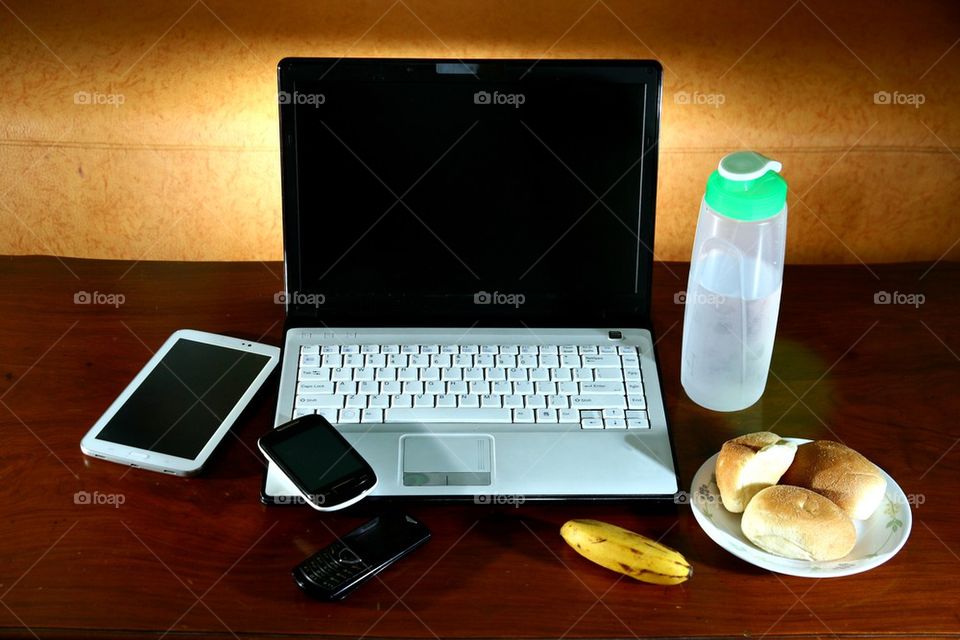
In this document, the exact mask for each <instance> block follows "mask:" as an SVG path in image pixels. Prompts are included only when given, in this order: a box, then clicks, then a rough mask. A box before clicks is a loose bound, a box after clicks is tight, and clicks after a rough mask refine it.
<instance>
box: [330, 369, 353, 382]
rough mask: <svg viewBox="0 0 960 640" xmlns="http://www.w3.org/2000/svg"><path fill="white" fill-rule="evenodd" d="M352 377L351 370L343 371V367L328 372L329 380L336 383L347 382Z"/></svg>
mask: <svg viewBox="0 0 960 640" xmlns="http://www.w3.org/2000/svg"><path fill="white" fill-rule="evenodd" d="M352 377H353V370H352V369H344V368H343V367H337V368H336V369H331V370H330V379H331V380H334V381H336V382H349V381H350V379H351V378H352Z"/></svg>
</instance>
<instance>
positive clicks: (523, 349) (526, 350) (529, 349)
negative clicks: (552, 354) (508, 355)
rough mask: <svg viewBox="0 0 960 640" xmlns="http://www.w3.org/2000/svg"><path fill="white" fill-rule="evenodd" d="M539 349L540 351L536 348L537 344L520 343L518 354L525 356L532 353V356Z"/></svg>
mask: <svg viewBox="0 0 960 640" xmlns="http://www.w3.org/2000/svg"><path fill="white" fill-rule="evenodd" d="M539 351H540V350H539V349H538V348H537V345H535V344H524V345H520V354H521V355H525V356H527V355H534V356H535V355H537V353H538V352H539Z"/></svg>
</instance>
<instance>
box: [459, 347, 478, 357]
mask: <svg viewBox="0 0 960 640" xmlns="http://www.w3.org/2000/svg"><path fill="white" fill-rule="evenodd" d="M460 353H463V354H466V355H471V356H475V355H477V354H478V353H480V347H478V346H477V345H475V344H462V345H460Z"/></svg>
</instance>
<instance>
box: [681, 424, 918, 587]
mask: <svg viewBox="0 0 960 640" xmlns="http://www.w3.org/2000/svg"><path fill="white" fill-rule="evenodd" d="M784 440H789V441H790V442H795V443H797V444H798V445H800V444H803V443H804V442H810V440H804V439H802V438H784ZM718 455H720V454H719V453H718V454H716V455H714V456H713V457H712V458H710V459H709V460H707V461H706V462H704V463H703V466H701V467H700V470H699V471H697V473H696V475H695V476H693V486H692V487H691V488H690V506H691V507H692V508H693V515H694V517H696V519H697V522H698V523H699V524H700V526H701V527H702V528H703V530H704V532H705V533H706V534H707V535H708V536H710V538H711V539H712V540H713V541H714V542H716V543H717V544H719V545H720V546H721V547H723V548H724V549H726V550H727V551H729V552H730V553H732V554H733V555H735V556H737V557H738V558H741V559H742V560H746V561H747V562H749V563H750V564H753V565H756V566H758V567H762V568H764V569H769V570H770V571H775V572H777V573H783V574H787V575H791V576H800V577H804V578H835V577H839V576H849V575H851V574H854V573H861V572H863V571H868V570H870V569H873V568H874V567H876V566H879V565H881V564H883V563H884V562H886V561H887V560H889V559H890V558H892V557H893V556H894V555H896V553H897V552H898V551H900V548H901V547H903V545H904V543H906V541H907V538H908V537H909V536H910V529H911V527H912V525H913V515H912V514H911V512H910V504H909V503H908V501H907V496H906V495H905V494H904V493H903V489H901V488H900V485H898V484H897V483H896V482H895V481H894V479H893V478H891V477H890V476H889V475H887V473H886V472H885V471H884V470H883V469H881V470H880V473H882V474H883V477H884V478H886V480H887V494H886V496H884V499H883V502H881V503H880V507H879V508H878V509H877V510H876V512H875V513H874V514H873V515H872V516H871V517H870V518H869V519H868V520H862V521H861V520H854V521H853V522H854V525H855V526H856V528H857V545H856V546H855V547H854V548H853V551H851V552H850V553H849V554H847V556H846V557H844V558H841V559H839V560H832V561H830V562H814V561H808V560H791V559H790V558H781V557H780V556H776V555H773V554H772V553H767V552H766V551H764V550H763V549H760V548H759V547H757V546H755V545H754V544H753V543H752V542H750V541H749V540H747V538H746V537H745V536H744V535H743V533H742V532H741V531H740V514H739V513H730V512H729V511H727V510H726V509H724V508H723V504H722V503H721V502H720V491H719V489H717V477H716V474H715V473H714V469H715V468H716V464H717V456H718Z"/></svg>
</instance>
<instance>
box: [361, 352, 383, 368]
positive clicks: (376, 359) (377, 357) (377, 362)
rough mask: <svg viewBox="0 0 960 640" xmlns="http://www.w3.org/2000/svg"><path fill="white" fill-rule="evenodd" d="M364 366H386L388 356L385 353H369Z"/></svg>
mask: <svg viewBox="0 0 960 640" xmlns="http://www.w3.org/2000/svg"><path fill="white" fill-rule="evenodd" d="M364 366H366V367H372V368H374V369H379V368H380V367H385V366H387V356H385V355H383V354H382V353H374V354H371V355H368V356H367V357H366V360H365V361H364Z"/></svg>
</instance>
